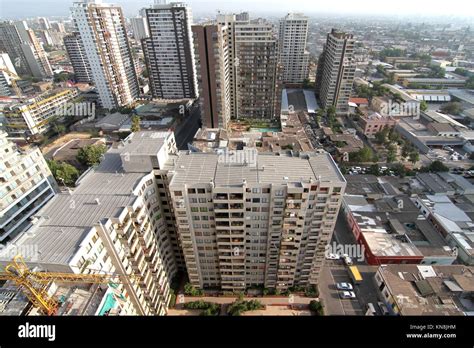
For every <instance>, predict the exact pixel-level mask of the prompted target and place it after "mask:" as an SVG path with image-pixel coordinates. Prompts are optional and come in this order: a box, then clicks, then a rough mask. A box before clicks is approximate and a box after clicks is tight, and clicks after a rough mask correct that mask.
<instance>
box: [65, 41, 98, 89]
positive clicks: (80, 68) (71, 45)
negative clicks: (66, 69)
mask: <svg viewBox="0 0 474 348" xmlns="http://www.w3.org/2000/svg"><path fill="white" fill-rule="evenodd" d="M64 46H65V47H66V51H67V55H68V56H69V60H70V62H71V65H72V68H73V70H74V75H75V76H76V80H77V81H78V82H84V83H90V82H92V71H91V67H90V65H89V61H88V60H87V56H86V52H85V48H84V44H83V43H82V40H81V35H79V33H78V32H74V33H72V34H71V35H67V36H65V37H64Z"/></svg>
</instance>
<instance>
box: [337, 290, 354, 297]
mask: <svg viewBox="0 0 474 348" xmlns="http://www.w3.org/2000/svg"><path fill="white" fill-rule="evenodd" d="M339 296H340V297H341V298H343V299H348V298H355V297H356V295H355V294H354V291H342V292H340V293H339Z"/></svg>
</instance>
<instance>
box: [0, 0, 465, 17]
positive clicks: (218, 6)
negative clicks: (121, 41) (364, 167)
mask: <svg viewBox="0 0 474 348" xmlns="http://www.w3.org/2000/svg"><path fill="white" fill-rule="evenodd" d="M104 2H106V3H107V2H108V3H111V4H116V5H119V6H122V7H123V9H124V14H125V16H134V15H137V14H138V12H139V10H140V9H142V8H144V7H149V6H150V5H152V4H154V0H138V1H134V2H133V3H130V2H128V1H126V0H115V1H104ZM167 2H168V3H169V2H173V1H167ZM175 2H179V1H175ZM184 2H186V3H187V4H188V5H189V6H191V7H192V8H193V13H195V14H199V15H201V14H215V13H216V12H217V11H221V12H240V11H243V10H245V11H250V12H254V13H255V14H260V13H266V14H272V15H281V14H284V13H286V12H304V13H305V14H307V15H318V14H321V15H323V14H330V15H334V14H339V15H357V16H359V15H365V16H367V15H368V16H370V15H383V16H391V17H398V16H407V17H413V18H419V19H424V18H428V17H444V18H448V17H452V16H454V17H459V18H466V19H467V18H473V17H474V3H469V2H466V1H463V0H454V1H452V2H450V6H449V7H447V6H445V4H444V2H443V1H441V0H433V1H430V0H421V1H416V2H411V1H409V0H400V1H397V2H396V3H392V4H390V8H385V7H382V6H378V5H377V3H376V2H375V1H373V0H361V1H358V2H353V1H350V0H341V1H337V2H325V1H322V0H316V1H311V0H298V1H296V2H290V3H289V2H287V1H283V0H276V1H271V2H270V1H268V0H263V1H262V0H260V1H251V0H243V1H239V2H238V3H236V2H234V1H209V0H189V1H184ZM269 3H271V5H272V6H271V8H269V7H268V4H269ZM71 5H72V3H71V2H70V1H69V0H47V1H44V2H41V3H39V2H37V1H34V0H19V1H15V3H6V4H2V8H1V9H0V19H2V20H5V19H21V18H27V17H36V16H50V17H51V16H62V17H68V16H69V8H70V7H71ZM461 6H462V7H463V8H464V11H462V13H460V12H459V11H458V8H459V7H461ZM274 9H278V10H274Z"/></svg>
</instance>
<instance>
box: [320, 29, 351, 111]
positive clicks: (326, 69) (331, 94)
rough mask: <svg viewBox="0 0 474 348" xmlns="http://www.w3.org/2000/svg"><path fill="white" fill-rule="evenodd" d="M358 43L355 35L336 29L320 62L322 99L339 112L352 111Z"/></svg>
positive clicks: (322, 101)
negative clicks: (350, 106)
mask: <svg viewBox="0 0 474 348" xmlns="http://www.w3.org/2000/svg"><path fill="white" fill-rule="evenodd" d="M354 43H355V40H354V37H353V35H352V34H347V33H344V32H340V31H338V30H336V29H333V30H332V31H331V32H330V33H329V34H328V36H327V41H326V45H325V46H324V52H323V53H322V56H321V57H320V59H319V63H318V64H319V65H318V75H317V77H316V91H317V92H318V95H319V100H320V101H321V104H322V106H323V107H324V108H328V107H329V106H334V107H335V108H336V113H337V114H339V115H346V114H347V113H348V112H349V97H350V94H351V90H352V84H353V82H354V77H355V70H356V64H355V61H354V59H353V54H354Z"/></svg>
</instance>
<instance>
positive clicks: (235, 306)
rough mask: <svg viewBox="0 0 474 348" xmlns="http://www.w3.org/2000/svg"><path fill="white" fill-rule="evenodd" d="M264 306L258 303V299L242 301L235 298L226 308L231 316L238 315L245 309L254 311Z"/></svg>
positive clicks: (245, 310)
mask: <svg viewBox="0 0 474 348" xmlns="http://www.w3.org/2000/svg"><path fill="white" fill-rule="evenodd" d="M264 307H265V306H264V305H263V304H262V303H260V301H258V300H250V301H242V300H237V301H235V302H233V303H231V304H230V306H229V308H228V309H227V314H229V315H232V316H239V315H241V314H242V313H243V312H247V311H255V310H258V309H262V308H264Z"/></svg>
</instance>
